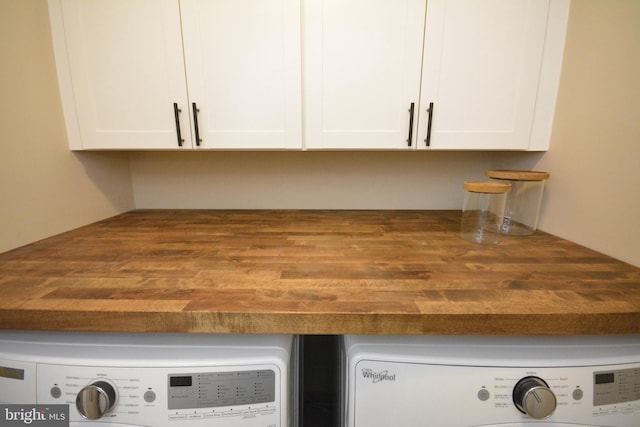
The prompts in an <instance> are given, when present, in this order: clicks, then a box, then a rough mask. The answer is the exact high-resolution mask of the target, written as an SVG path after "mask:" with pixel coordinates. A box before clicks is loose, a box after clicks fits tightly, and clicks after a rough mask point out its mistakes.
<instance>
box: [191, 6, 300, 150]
mask: <svg viewBox="0 0 640 427" xmlns="http://www.w3.org/2000/svg"><path fill="white" fill-rule="evenodd" d="M180 5H181V10H182V32H183V36H184V49H185V64H186V72H187V81H188V85H189V102H190V106H191V107H190V109H191V113H192V114H193V104H194V103H195V104H196V107H197V109H199V110H200V111H199V112H198V115H197V121H198V133H199V138H200V139H201V140H202V141H200V142H199V144H200V147H202V148H223V149H294V148H297V149H301V148H302V112H301V102H302V100H301V93H300V91H301V70H300V62H301V57H300V4H299V0H282V1H276V0H181V2H180ZM194 129H195V128H194ZM194 138H195V137H194ZM194 143H195V139H194Z"/></svg>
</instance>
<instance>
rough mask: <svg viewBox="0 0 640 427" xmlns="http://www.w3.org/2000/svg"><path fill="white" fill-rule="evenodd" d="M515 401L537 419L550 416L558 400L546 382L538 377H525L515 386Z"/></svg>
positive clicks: (524, 411) (519, 407) (526, 412)
mask: <svg viewBox="0 0 640 427" xmlns="http://www.w3.org/2000/svg"><path fill="white" fill-rule="evenodd" d="M513 403H515V404H516V407H517V408H518V409H519V410H520V412H523V413H525V414H527V415H528V416H530V417H531V418H535V419H536V420H542V419H544V418H548V417H550V416H551V414H553V411H555V410H556V405H557V400H556V395H555V394H553V392H552V391H551V389H550V388H549V386H548V385H547V383H546V382H544V381H543V380H542V379H540V378H538V377H525V378H523V379H521V380H520V381H518V383H517V384H516V386H515V387H514V388H513Z"/></svg>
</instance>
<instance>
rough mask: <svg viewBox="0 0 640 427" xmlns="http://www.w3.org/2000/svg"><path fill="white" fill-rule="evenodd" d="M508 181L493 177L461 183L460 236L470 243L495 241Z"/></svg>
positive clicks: (507, 189) (502, 212)
mask: <svg viewBox="0 0 640 427" xmlns="http://www.w3.org/2000/svg"><path fill="white" fill-rule="evenodd" d="M510 188H511V185H509V184H505V183H499V182H494V181H475V182H474V181H467V182H465V183H464V200H463V203H462V221H461V223H460V237H462V238H463V239H464V240H468V241H470V242H474V243H480V244H484V243H499V242H500V235H501V227H502V222H503V216H504V207H505V203H506V200H507V193H508V192H509V189H510Z"/></svg>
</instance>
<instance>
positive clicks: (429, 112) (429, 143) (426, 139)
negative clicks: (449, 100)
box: [424, 102, 433, 147]
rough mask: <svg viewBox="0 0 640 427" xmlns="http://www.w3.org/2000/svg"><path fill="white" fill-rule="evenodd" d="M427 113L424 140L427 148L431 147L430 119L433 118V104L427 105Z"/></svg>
mask: <svg viewBox="0 0 640 427" xmlns="http://www.w3.org/2000/svg"><path fill="white" fill-rule="evenodd" d="M427 113H428V114H429V118H428V120H427V137H426V138H425V139H424V142H425V143H426V144H427V147H429V146H430V145H431V119H432V118H433V102H430V103H429V108H427Z"/></svg>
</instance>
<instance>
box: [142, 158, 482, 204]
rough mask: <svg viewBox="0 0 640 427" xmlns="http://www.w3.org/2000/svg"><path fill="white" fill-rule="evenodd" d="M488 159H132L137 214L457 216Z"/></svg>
mask: <svg viewBox="0 0 640 427" xmlns="http://www.w3.org/2000/svg"><path fill="white" fill-rule="evenodd" d="M490 160H491V154H490V153H473V152H472V153H469V152H429V153H423V152H420V153H416V152H366V151H365V152H249V153H246V152H191V153H189V152H179V153H162V152H144V153H132V155H131V172H132V174H133V177H134V180H133V182H134V190H135V199H136V207H138V208H208V209H220V208H227V209H259V208H272V209H459V208H460V207H461V206H462V196H463V190H462V183H463V182H464V181H465V180H474V179H483V173H484V171H485V170H486V169H487V168H488V167H489V165H490Z"/></svg>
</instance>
